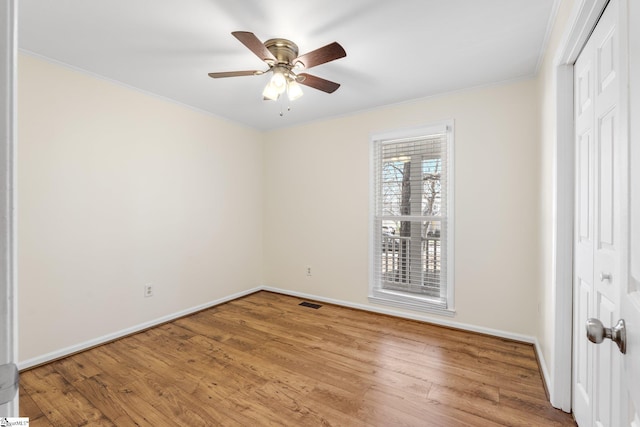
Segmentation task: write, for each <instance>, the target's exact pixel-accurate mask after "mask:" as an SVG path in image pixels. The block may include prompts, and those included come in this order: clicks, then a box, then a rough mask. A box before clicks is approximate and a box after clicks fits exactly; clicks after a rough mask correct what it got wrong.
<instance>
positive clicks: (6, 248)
mask: <svg viewBox="0 0 640 427" xmlns="http://www.w3.org/2000/svg"><path fill="white" fill-rule="evenodd" d="M0 8H1V9H0V22H2V24H3V25H0V28H2V30H0V45H1V46H2V48H0V99H2V100H3V102H2V103H0V263H1V266H2V267H1V268H0V271H2V274H0V319H1V323H2V326H0V347H1V350H0V365H7V364H11V363H17V361H18V314H17V312H18V298H17V296H18V295H17V294H18V288H17V277H16V276H17V259H18V257H17V237H16V235H17V233H16V232H17V227H16V207H17V203H16V202H17V199H16V193H17V185H16V166H17V159H16V151H17V150H16V149H17V143H16V142H17V141H16V134H17V128H18V126H17V52H18V49H17V47H18V44H17V39H18V32H17V26H18V12H17V9H18V0H5V1H3V2H2V5H0ZM5 344H6V345H5ZM0 416H2V417H5V416H9V417H12V416H18V396H17V393H16V396H15V397H14V399H13V400H12V401H10V402H8V403H6V404H3V405H0Z"/></svg>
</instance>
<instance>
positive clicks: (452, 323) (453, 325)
mask: <svg viewBox="0 0 640 427" xmlns="http://www.w3.org/2000/svg"><path fill="white" fill-rule="evenodd" d="M262 289H263V290H265V291H270V292H276V293H279V294H283V295H289V296H294V297H298V298H306V299H311V300H315V301H320V302H326V303H327V304H335V305H340V306H343V307H349V308H356V309H358V310H364V311H370V312H372V313H379V314H387V315H389V316H395V317H401V318H404V319H411V320H418V321H420V322H425V323H432V324H434V325H439V326H446V327H449V328H455V329H461V330H464V331H469V332H477V333H479V334H485V335H491V336H495V337H499V338H506V339H510V340H513V341H520V342H525V343H528V344H534V345H535V343H536V342H537V339H536V337H532V336H529V335H522V334H515V333H513V332H507V331H502V330H499V329H491V328H484V327H482V326H475V325H469V324H467V323H460V322H455V321H452V320H446V319H437V318H434V317H428V316H423V315H420V314H410V313H406V312H403V311H398V310H394V309H390V308H382V307H374V306H371V305H365V304H357V303H353V302H349V301H342V300H337V299H333V298H325V297H321V296H318V295H313V294H306V293H303V292H293V291H289V290H286V289H280V288H274V287H271V286H263V287H262Z"/></svg>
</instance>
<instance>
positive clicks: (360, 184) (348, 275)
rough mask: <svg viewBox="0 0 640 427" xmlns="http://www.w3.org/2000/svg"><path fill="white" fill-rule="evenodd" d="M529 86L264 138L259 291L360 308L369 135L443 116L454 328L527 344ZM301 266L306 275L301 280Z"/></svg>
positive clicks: (530, 294)
mask: <svg viewBox="0 0 640 427" xmlns="http://www.w3.org/2000/svg"><path fill="white" fill-rule="evenodd" d="M536 88H537V86H536V82H535V80H525V81H519V82H514V83H506V84H500V85H496V86H491V87H486V88H480V89H472V90H466V91H462V92H459V93H453V94H448V95H445V96H441V97H437V98H432V99H425V100H420V101H415V102H410V103H405V104H401V105H395V106H390V107H387V108H381V109H377V110H375V111H369V112H365V113H361V114H357V115H353V116H348V117H343V118H336V119H333V120H327V121H322V122H318V123H313V124H308V125H304V126H299V127H294V128H289V129H284V130H278V131H273V132H269V133H267V134H266V136H265V147H264V155H265V180H264V193H265V195H266V197H265V205H264V225H265V228H264V279H265V280H264V281H265V284H266V285H269V286H273V287H278V288H283V289H287V290H292V291H295V292H301V293H308V294H313V295H318V296H321V297H323V298H330V299H337V300H341V301H346V302H349V303H354V304H362V305H368V304H369V303H368V300H367V294H368V280H369V277H368V271H369V270H368V265H369V264H368V263H369V259H368V249H369V234H368V233H369V226H368V219H369V139H370V135H371V134H372V133H374V132H379V131H386V130H393V129H398V128H404V127H412V126H419V125H426V124H430V123H433V122H438V121H441V120H444V119H449V118H452V119H454V120H455V168H456V172H455V208H456V216H455V254H456V255H455V287H456V288H455V298H456V310H457V314H456V317H455V318H454V319H453V321H455V322H460V323H465V324H471V325H475V326H478V327H481V328H491V329H497V330H501V331H506V332H510V333H514V334H523V335H527V336H535V335H536V333H537V321H536V317H537V302H538V292H539V285H538V283H539V281H540V268H539V265H540V259H539V255H540V254H539V246H540V233H539V227H540V220H539V214H540V212H539V211H540V207H539V204H540V192H539V181H540V176H539V174H540V150H539V145H538V144H539V113H540V112H539V107H538V102H539V97H538V96H537V94H536ZM306 265H310V266H312V269H313V275H312V277H306V275H305V266H306ZM434 317H436V316H434Z"/></svg>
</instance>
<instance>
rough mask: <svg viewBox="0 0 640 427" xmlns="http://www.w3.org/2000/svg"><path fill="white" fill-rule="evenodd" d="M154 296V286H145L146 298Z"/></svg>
mask: <svg viewBox="0 0 640 427" xmlns="http://www.w3.org/2000/svg"><path fill="white" fill-rule="evenodd" d="M152 296H153V286H152V285H144V297H145V298H147V297H152Z"/></svg>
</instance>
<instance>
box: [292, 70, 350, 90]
mask: <svg viewBox="0 0 640 427" xmlns="http://www.w3.org/2000/svg"><path fill="white" fill-rule="evenodd" d="M297 81H298V83H300V84H301V85H305V86H309V87H312V88H314V89H318V90H321V91H323V92H327V93H333V92H335V91H336V90H338V88H339V87H340V84H338V83H335V82H332V81H330V80H325V79H323V78H320V77H316V76H312V75H311V74H307V73H301V74H298V79H297Z"/></svg>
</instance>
